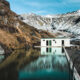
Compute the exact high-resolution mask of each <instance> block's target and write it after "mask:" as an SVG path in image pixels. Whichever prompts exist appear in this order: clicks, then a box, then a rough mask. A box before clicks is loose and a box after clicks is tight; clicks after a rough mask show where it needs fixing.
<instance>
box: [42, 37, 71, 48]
mask: <svg viewBox="0 0 80 80" xmlns="http://www.w3.org/2000/svg"><path fill="white" fill-rule="evenodd" d="M47 46H50V47H54V46H59V47H61V46H65V47H70V39H69V38H42V39H41V47H47Z"/></svg>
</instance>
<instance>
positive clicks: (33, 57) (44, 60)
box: [0, 48, 70, 80]
mask: <svg viewBox="0 0 80 80" xmlns="http://www.w3.org/2000/svg"><path fill="white" fill-rule="evenodd" d="M41 50H44V49H41ZM49 51H50V53H48V54H49V55H46V54H47V52H45V53H46V54H45V55H44V54H42V53H41V56H39V55H40V51H38V50H33V49H30V50H29V51H25V50H16V51H14V52H13V53H12V54H10V55H9V56H7V57H6V58H5V59H4V61H2V62H1V63H0V75H1V76H0V80H69V75H70V74H69V67H68V62H67V59H66V57H65V55H63V54H64V53H61V52H62V48H61V49H60V48H55V49H54V50H53V48H51V49H49ZM51 51H56V52H55V54H57V55H55V54H53V55H50V54H52V53H53V52H51ZM41 52H43V51H41ZM0 60H3V57H1V58H0Z"/></svg>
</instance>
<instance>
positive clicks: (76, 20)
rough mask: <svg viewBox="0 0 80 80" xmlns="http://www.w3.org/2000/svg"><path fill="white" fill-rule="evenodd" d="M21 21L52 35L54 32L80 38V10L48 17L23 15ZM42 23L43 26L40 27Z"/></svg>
mask: <svg viewBox="0 0 80 80" xmlns="http://www.w3.org/2000/svg"><path fill="white" fill-rule="evenodd" d="M20 19H21V20H22V21H23V22H25V23H27V24H29V25H33V26H36V28H38V29H42V30H44V29H45V30H47V31H49V32H51V33H52V32H54V31H62V32H68V33H71V34H73V35H77V38H80V37H79V35H80V10H78V11H74V12H71V13H66V14H57V15H46V16H40V15H36V14H23V15H21V18H20ZM47 19H48V20H47ZM40 21H41V22H42V25H40V23H39V22H40ZM45 22H46V23H45Z"/></svg>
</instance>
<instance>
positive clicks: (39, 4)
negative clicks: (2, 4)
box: [7, 0, 80, 15]
mask: <svg viewBox="0 0 80 80" xmlns="http://www.w3.org/2000/svg"><path fill="white" fill-rule="evenodd" d="M7 1H9V2H10V6H11V9H12V10H13V11H14V12H16V13H17V14H24V13H36V14H39V15H48V14H62V13H67V12H72V11H76V10H79V9H80V0H7Z"/></svg>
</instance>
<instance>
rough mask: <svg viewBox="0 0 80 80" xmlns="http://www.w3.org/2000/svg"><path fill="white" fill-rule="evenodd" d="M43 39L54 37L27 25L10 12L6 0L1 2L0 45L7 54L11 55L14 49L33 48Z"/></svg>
mask: <svg viewBox="0 0 80 80" xmlns="http://www.w3.org/2000/svg"><path fill="white" fill-rule="evenodd" d="M41 37H54V36H53V35H52V34H50V33H48V32H46V31H42V30H37V29H36V28H34V27H31V26H29V25H27V24H25V23H24V22H22V21H21V20H19V19H18V15H17V14H16V13H14V12H13V11H11V10H10V5H9V3H8V2H7V1H6V0H0V45H1V46H2V48H3V49H4V50H5V52H6V53H11V52H12V51H13V50H14V49H19V48H24V47H26V48H29V47H32V46H33V45H35V44H38V43H40V38H41Z"/></svg>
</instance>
